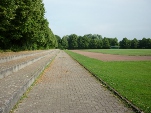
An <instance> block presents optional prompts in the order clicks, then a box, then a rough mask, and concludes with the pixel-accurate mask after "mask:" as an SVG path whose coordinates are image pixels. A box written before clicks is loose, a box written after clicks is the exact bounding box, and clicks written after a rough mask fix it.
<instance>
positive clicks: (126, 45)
mask: <svg viewBox="0 0 151 113" xmlns="http://www.w3.org/2000/svg"><path fill="white" fill-rule="evenodd" d="M130 47H131V42H130V40H128V39H127V38H126V37H125V38H123V40H122V41H120V48H121V49H130Z"/></svg>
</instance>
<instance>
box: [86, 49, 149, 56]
mask: <svg viewBox="0 0 151 113" xmlns="http://www.w3.org/2000/svg"><path fill="white" fill-rule="evenodd" d="M84 51H89V52H98V53H104V54H116V55H129V56H151V49H86V50H84Z"/></svg>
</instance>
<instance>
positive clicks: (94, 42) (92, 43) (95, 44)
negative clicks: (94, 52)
mask: <svg viewBox="0 0 151 113" xmlns="http://www.w3.org/2000/svg"><path fill="white" fill-rule="evenodd" d="M89 47H90V48H91V49H97V48H98V41H97V39H91V40H90V44H89Z"/></svg>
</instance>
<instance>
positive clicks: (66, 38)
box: [61, 35, 69, 49]
mask: <svg viewBox="0 0 151 113" xmlns="http://www.w3.org/2000/svg"><path fill="white" fill-rule="evenodd" d="M68 39H69V36H68V35H66V36H64V37H63V38H62V41H61V45H62V48H63V49H68V47H69V45H68Z"/></svg>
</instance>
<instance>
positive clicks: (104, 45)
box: [102, 37, 110, 49]
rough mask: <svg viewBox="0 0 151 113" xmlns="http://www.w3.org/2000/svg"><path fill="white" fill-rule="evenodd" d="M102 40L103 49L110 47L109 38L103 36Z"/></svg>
mask: <svg viewBox="0 0 151 113" xmlns="http://www.w3.org/2000/svg"><path fill="white" fill-rule="evenodd" d="M102 41H103V49H109V48H110V43H109V40H108V39H107V38H106V37H104V39H103V40H102Z"/></svg>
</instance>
